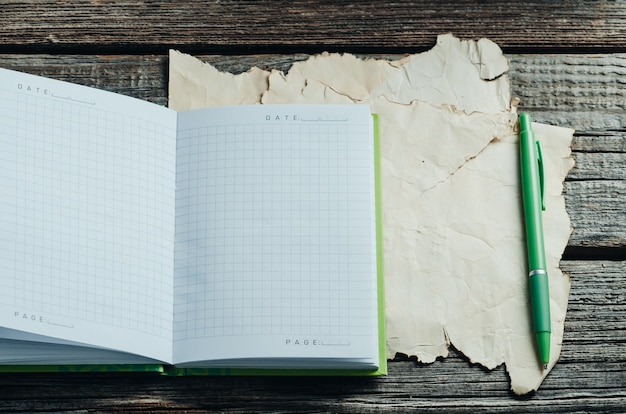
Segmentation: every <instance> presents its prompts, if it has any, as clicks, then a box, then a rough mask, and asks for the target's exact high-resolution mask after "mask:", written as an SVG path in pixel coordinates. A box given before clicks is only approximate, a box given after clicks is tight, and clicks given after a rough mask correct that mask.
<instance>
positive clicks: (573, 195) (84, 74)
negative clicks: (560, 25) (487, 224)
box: [0, 54, 626, 248]
mask: <svg viewBox="0 0 626 414" xmlns="http://www.w3.org/2000/svg"><path fill="white" fill-rule="evenodd" d="M393 57H395V58H397V57H399V56H397V55H396V56H391V57H390V58H393ZM201 58H202V59H203V60H205V61H208V62H211V63H212V64H214V65H216V66H217V67H218V68H219V69H221V70H230V71H233V72H235V73H238V72H242V71H245V70H247V69H249V68H250V67H252V66H259V67H268V68H277V69H280V70H284V71H286V70H288V68H289V67H290V65H291V64H292V63H293V62H294V61H297V60H304V59H307V58H308V55H305V54H300V55H267V56H266V55H257V56H201ZM559 59H561V60H559ZM620 65H622V66H623V65H624V57H622V56H615V55H608V56H589V57H585V56H561V57H559V56H526V55H523V56H522V55H514V56H513V57H512V58H511V71H510V77H511V84H512V90H513V93H514V94H516V92H518V93H517V96H519V95H520V94H521V93H522V92H525V91H528V90H529V89H531V88H530V87H529V86H528V85H531V84H532V96H530V94H529V96H528V97H527V98H523V99H522V102H525V101H529V102H530V103H529V104H528V105H526V106H524V109H526V110H530V111H533V115H535V118H536V119H537V120H539V121H542V122H548V123H555V124H559V125H563V126H569V127H574V128H584V127H585V126H588V127H589V128H591V129H592V130H591V131H588V130H587V131H578V132H577V133H576V136H575V137H574V141H573V144H572V148H573V151H574V153H573V157H574V159H575V160H576V165H575V167H574V169H573V170H572V171H571V173H570V175H569V176H568V179H567V182H566V185H565V195H566V206H567V210H568V212H569V214H570V216H571V220H572V225H573V227H574V233H573V234H572V237H571V239H570V243H569V245H570V247H613V248H620V247H624V246H626V211H625V208H626V207H625V206H626V203H625V202H624V200H626V187H625V183H624V178H625V175H624V174H625V169H624V168H623V166H624V165H626V107H625V108H624V109H623V110H620V108H621V107H620V105H622V106H623V105H626V99H625V97H624V93H625V92H624V88H621V89H620V88H619V83H620V82H623V77H624V75H625V74H626V69H624V67H622V66H620ZM0 66H2V67H6V68H10V69H15V70H22V71H25V72H29V73H33V74H38V75H43V76H48V77H51V78H56V79H61V80H66V81H71V82H74V83H79V84H83V85H88V86H94V87H98V88H101V89H105V90H110V91H113V92H117V93H122V94H126V95H130V96H134V97H137V98H141V99H146V100H150V101H152V102H156V103H159V104H163V105H165V104H166V103H167V58H166V57H165V56H151V55H146V56H94V55H84V56H82V55H81V56H74V55H60V56H56V55H54V56H53V55H0ZM550 67H556V68H569V69H568V70H561V69H559V72H558V74H553V77H551V76H549V72H550V70H549V68H550ZM594 68H595V69H594ZM606 68H612V69H610V70H609V69H606ZM537 73H540V74H541V76H537V79H536V80H534V76H535V74H537ZM555 84H558V85H570V86H571V85H579V86H577V87H576V88H578V89H580V88H581V86H580V85H586V86H585V89H586V90H588V92H587V93H585V94H578V93H575V92H571V93H570V92H568V89H567V88H565V89H563V90H562V91H561V92H560V93H561V94H570V95H571V97H570V98H568V99H564V100H563V102H566V104H567V105H568V108H567V111H566V112H563V106H564V105H566V104H565V103H562V104H559V107H560V108H561V109H559V111H557V112H556V113H555V112H551V110H550V109H549V108H550V106H549V105H550V104H551V103H552V99H554V98H553V95H554V94H553V93H552V92H551V91H552V90H553V89H554V88H555ZM607 85H612V86H611V87H610V88H608V87H607ZM594 91H595V92H594ZM596 92H597V93H596ZM542 96H545V97H546V98H545V101H542V100H541V97H542ZM546 108H548V109H546ZM563 113H566V114H567V116H566V118H563V119H560V116H561V114H563ZM555 114H556V115H555ZM581 114H593V116H592V117H591V118H589V119H593V122H591V121H590V122H587V120H585V119H587V118H584V117H582V118H581ZM581 119H583V120H582V121H581ZM556 121H558V123H557V122H556Z"/></svg>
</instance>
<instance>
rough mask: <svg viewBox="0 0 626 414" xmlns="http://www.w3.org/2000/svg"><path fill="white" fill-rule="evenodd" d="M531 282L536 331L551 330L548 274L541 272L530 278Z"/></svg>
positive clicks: (531, 299) (531, 298) (531, 301)
mask: <svg viewBox="0 0 626 414" xmlns="http://www.w3.org/2000/svg"><path fill="white" fill-rule="evenodd" d="M528 283H529V284H530V306H531V307H532V310H533V326H534V327H535V332H537V333H539V332H550V294H549V289H548V275H547V274H546V273H540V274H535V275H532V276H530V277H529V278H528Z"/></svg>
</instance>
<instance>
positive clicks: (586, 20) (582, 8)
mask: <svg viewBox="0 0 626 414" xmlns="http://www.w3.org/2000/svg"><path fill="white" fill-rule="evenodd" d="M625 5H626V3H625V2H624V1H623V0H619V1H601V2H593V1H576V0H564V1H560V2H537V1H535V2H509V1H503V0H498V1H491V2H484V1H480V0H473V1H468V2H455V1H439V2H431V1H427V0H411V1H407V0H402V1H397V2H394V3H392V4H388V5H381V3H380V2H378V1H375V0H367V1H360V2H357V3H345V2H315V1H311V0H292V1H270V0H264V1H255V2H240V1H235V0H223V1H219V2H204V1H202V2H201V1H185V2H167V1H156V0H152V1H138V2H134V1H86V0H81V1H71V2H48V1H43V0H30V1H29V0H24V1H20V2H4V4H3V5H2V23H3V24H2V25H1V26H0V50H2V51H4V52H8V51H12V52H19V53H29V52H49V51H52V50H54V51H55V52H61V51H63V50H65V51H74V52H78V51H81V52H85V53H94V52H95V53H103V52H106V53H128V52H129V51H131V52H133V53H135V52H136V53H146V52H149V53H154V52H162V51H163V49H164V48H166V47H170V46H176V45H185V47H186V48H187V50H189V51H193V52H196V53H198V52H204V53H216V52H218V53H224V52H229V53H242V52H244V53H255V52H256V53H266V52H274V53H276V52H279V53H285V52H294V51H306V52H311V51H313V52H319V51H322V50H342V51H343V50H345V51H353V52H354V51H369V52H377V53H385V52H384V51H386V50H387V51H403V52H405V51H406V52H411V51H415V50H423V49H425V48H428V47H431V46H432V45H433V44H434V42H435V39H436V35H437V34H439V33H447V32H454V33H456V34H457V36H461V37H464V38H480V37H488V38H491V39H492V40H494V41H496V42H497V43H499V44H500V45H501V46H502V47H504V48H505V49H527V50H530V49H532V50H544V51H545V50H553V51H554V50H561V51H563V50H575V51H578V52H580V51H584V50H590V49H592V48H593V49H595V51H596V52H598V51H605V52H606V51H616V50H622V51H623V50H625V48H626V7H625ZM278 17H279V18H278ZM502 28H506V30H503V29H502Z"/></svg>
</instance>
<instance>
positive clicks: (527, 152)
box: [519, 113, 551, 369]
mask: <svg viewBox="0 0 626 414" xmlns="http://www.w3.org/2000/svg"><path fill="white" fill-rule="evenodd" d="M530 122H531V120H530V115H528V114H527V113H521V114H520V116H519V123H520V133H519V136H520V159H521V164H520V166H521V175H522V199H523V201H524V220H525V223H526V245H527V250H528V252H527V253H528V271H529V272H528V282H529V286H530V304H531V309H532V317H533V327H534V330H535V337H536V339H537V349H538V352H539V359H540V360H541V363H542V364H543V368H544V369H547V368H548V363H549V362H550V331H551V329H550V292H549V288H548V272H547V270H546V253H545V247H544V242H543V222H542V219H541V214H542V213H541V212H542V210H545V209H546V207H545V204H544V195H545V186H544V176H543V157H542V154H541V144H540V143H539V141H537V140H536V139H535V134H534V133H533V131H532V128H531V125H530Z"/></svg>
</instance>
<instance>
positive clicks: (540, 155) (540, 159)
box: [535, 141, 546, 210]
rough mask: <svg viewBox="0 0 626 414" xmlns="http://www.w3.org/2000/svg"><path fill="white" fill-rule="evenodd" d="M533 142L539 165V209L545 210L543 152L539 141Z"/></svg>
mask: <svg viewBox="0 0 626 414" xmlns="http://www.w3.org/2000/svg"><path fill="white" fill-rule="evenodd" d="M535 144H537V164H538V166H539V189H540V192H541V209H542V210H545V209H546V203H545V199H546V186H545V180H544V176H543V153H542V152H541V143H540V142H539V141H535Z"/></svg>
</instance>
